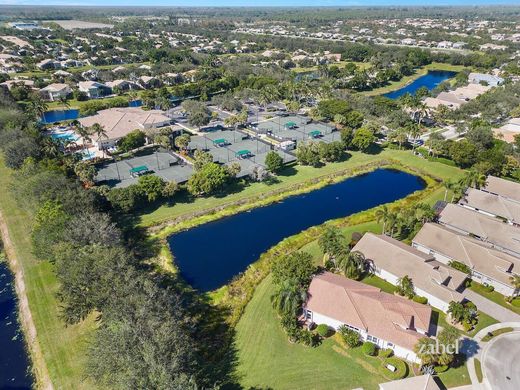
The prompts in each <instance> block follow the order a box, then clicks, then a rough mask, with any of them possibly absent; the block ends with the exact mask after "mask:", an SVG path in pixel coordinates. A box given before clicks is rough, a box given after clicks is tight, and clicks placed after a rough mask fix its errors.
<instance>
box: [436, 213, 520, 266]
mask: <svg viewBox="0 0 520 390" xmlns="http://www.w3.org/2000/svg"><path fill="white" fill-rule="evenodd" d="M439 222H440V223H441V224H443V225H448V226H451V227H453V228H456V229H459V230H461V231H463V232H467V233H471V234H473V235H475V236H478V237H477V238H480V239H482V240H484V241H487V242H490V243H492V244H493V245H495V246H497V247H499V248H503V249H505V250H509V251H512V252H514V253H516V254H518V256H520V228H518V227H515V226H512V225H508V224H507V223H504V222H502V221H500V220H499V219H497V218H494V217H488V216H487V215H484V214H481V213H479V212H476V211H473V210H470V209H467V208H465V207H462V206H459V205H455V204H451V203H450V204H448V205H446V207H445V208H444V210H442V212H441V214H440V216H439Z"/></svg>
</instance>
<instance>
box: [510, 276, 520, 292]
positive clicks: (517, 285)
mask: <svg viewBox="0 0 520 390" xmlns="http://www.w3.org/2000/svg"><path fill="white" fill-rule="evenodd" d="M509 281H510V282H511V284H512V285H513V287H514V289H515V290H518V289H520V275H517V274H515V275H513V276H511V277H510V278H509Z"/></svg>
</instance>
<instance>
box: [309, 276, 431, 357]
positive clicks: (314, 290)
mask: <svg viewBox="0 0 520 390" xmlns="http://www.w3.org/2000/svg"><path fill="white" fill-rule="evenodd" d="M305 306H306V308H307V309H309V310H311V311H312V312H315V313H319V314H322V315H325V316H327V317H329V318H332V319H335V320H337V321H340V322H342V323H345V324H348V325H351V326H354V327H356V328H358V329H363V330H365V331H366V332H368V334H370V335H372V336H375V337H377V338H380V339H383V340H386V341H389V342H391V343H394V344H395V345H399V346H402V347H404V348H407V349H410V350H413V347H414V346H415V344H416V343H417V341H418V340H419V339H420V338H421V337H424V335H423V334H421V333H419V332H417V331H416V330H415V329H416V328H418V329H422V330H423V331H427V330H428V328H429V325H430V320H431V313H432V311H431V309H430V307H429V306H426V305H421V304H418V303H416V302H413V301H410V300H408V299H405V298H402V297H399V296H395V295H391V294H387V293H384V292H382V291H381V290H379V289H378V288H376V287H372V286H368V285H366V284H363V283H360V282H356V281H354V280H351V279H347V278H345V277H343V276H340V275H335V274H332V273H330V272H325V273H322V274H320V275H317V276H315V277H314V278H313V279H312V282H311V284H310V286H309V298H308V300H307V303H306V305H305Z"/></svg>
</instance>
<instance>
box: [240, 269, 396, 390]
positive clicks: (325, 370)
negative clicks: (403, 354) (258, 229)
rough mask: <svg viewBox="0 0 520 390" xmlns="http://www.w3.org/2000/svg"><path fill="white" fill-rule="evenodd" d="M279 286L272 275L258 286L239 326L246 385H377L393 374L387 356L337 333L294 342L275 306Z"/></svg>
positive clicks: (374, 386) (290, 386)
mask: <svg viewBox="0 0 520 390" xmlns="http://www.w3.org/2000/svg"><path fill="white" fill-rule="evenodd" d="M273 291H274V287H273V284H272V282H271V277H270V276H269V277H267V278H266V279H264V281H263V282H262V283H261V284H260V285H259V286H258V287H257V289H256V292H255V295H254V297H253V299H252V300H251V302H250V303H249V304H248V306H247V308H246V310H245V313H244V315H243V316H242V319H241V320H240V322H239V323H238V325H237V328H236V332H237V335H236V347H237V349H238V367H237V374H238V377H239V381H240V384H241V385H242V386H243V387H245V388H250V387H257V388H273V389H339V388H341V389H350V388H355V387H363V388H364V389H365V390H369V389H377V388H378V383H381V382H387V381H388V379H386V378H384V377H383V376H382V375H381V374H380V369H379V366H380V365H381V360H380V359H379V358H374V357H366V356H364V355H363V353H362V351H361V348H355V349H345V348H344V347H342V346H341V345H340V344H339V343H338V342H336V341H335V338H334V337H331V338H329V339H326V340H325V341H324V342H323V344H322V345H320V346H318V347H316V348H309V347H304V346H302V345H299V344H291V343H289V342H288V341H287V337H286V335H285V333H284V332H283V330H282V329H281V327H280V324H279V320H278V318H277V317H276V314H275V312H274V310H273V309H272V307H271V303H270V297H271V295H272V294H273Z"/></svg>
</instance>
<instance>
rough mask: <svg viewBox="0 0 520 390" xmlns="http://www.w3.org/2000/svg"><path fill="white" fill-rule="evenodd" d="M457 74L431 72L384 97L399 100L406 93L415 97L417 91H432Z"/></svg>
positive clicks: (440, 71)
mask: <svg viewBox="0 0 520 390" xmlns="http://www.w3.org/2000/svg"><path fill="white" fill-rule="evenodd" d="M456 74H457V72H450V71H444V70H430V71H429V72H428V73H426V74H425V75H424V76H421V77H419V78H418V79H417V80H415V81H414V82H412V83H410V84H408V85H406V86H404V87H403V88H400V89H398V90H395V91H392V92H388V93H385V94H384V95H383V96H386V97H387V98H390V99H397V98H399V97H401V96H402V95H404V94H405V93H409V94H411V95H415V92H417V90H418V89H419V88H421V87H426V88H428V90H429V91H431V90H432V89H434V88H435V87H437V86H438V85H439V84H440V83H442V82H443V81H445V80H448V79H451V78H452V77H453V76H455V75H456Z"/></svg>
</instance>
